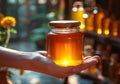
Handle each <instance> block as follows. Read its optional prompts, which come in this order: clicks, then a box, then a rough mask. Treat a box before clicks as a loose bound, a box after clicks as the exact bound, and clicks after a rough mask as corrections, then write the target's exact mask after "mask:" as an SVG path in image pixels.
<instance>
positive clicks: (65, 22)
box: [49, 20, 80, 28]
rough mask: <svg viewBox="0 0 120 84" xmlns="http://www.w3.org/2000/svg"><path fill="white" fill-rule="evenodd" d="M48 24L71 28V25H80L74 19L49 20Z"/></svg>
mask: <svg viewBox="0 0 120 84" xmlns="http://www.w3.org/2000/svg"><path fill="white" fill-rule="evenodd" d="M49 25H50V26H51V27H55V28H66V27H69V28H72V27H77V26H80V22H79V21H74V20H57V21H51V22H50V23H49Z"/></svg>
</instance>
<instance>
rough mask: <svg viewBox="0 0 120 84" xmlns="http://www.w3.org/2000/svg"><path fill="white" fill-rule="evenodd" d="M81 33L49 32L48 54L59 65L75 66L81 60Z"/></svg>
mask: <svg viewBox="0 0 120 84" xmlns="http://www.w3.org/2000/svg"><path fill="white" fill-rule="evenodd" d="M83 37H84V35H83V33H82V32H75V33H53V32H52V33H49V34H48V35H47V51H48V56H49V57H50V58H51V59H52V60H53V61H54V62H55V63H56V64H57V65H60V66H76V65H79V64H81V63H82V62H83Z"/></svg>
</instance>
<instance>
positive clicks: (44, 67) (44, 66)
mask: <svg viewBox="0 0 120 84" xmlns="http://www.w3.org/2000/svg"><path fill="white" fill-rule="evenodd" d="M32 54H33V55H34V56H35V57H34V59H33V60H32V64H31V66H32V68H31V70H33V71H36V72H40V73H45V74H48V75H51V76H54V77H58V78H64V77H67V76H70V75H73V74H76V73H78V72H80V71H82V70H84V69H87V68H88V67H89V66H92V65H94V64H97V63H98V60H99V59H100V58H99V56H92V57H91V56H87V57H85V58H84V63H83V64H80V65H77V66H69V67H62V66H58V65H56V64H55V63H54V62H53V61H52V60H51V59H49V58H48V57H47V52H46V51H38V52H33V53H32Z"/></svg>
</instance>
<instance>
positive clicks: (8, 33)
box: [3, 28, 10, 47]
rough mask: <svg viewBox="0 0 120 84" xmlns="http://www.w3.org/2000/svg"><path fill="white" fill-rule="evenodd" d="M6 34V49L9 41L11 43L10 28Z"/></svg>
mask: <svg viewBox="0 0 120 84" xmlns="http://www.w3.org/2000/svg"><path fill="white" fill-rule="evenodd" d="M6 33H7V37H6V40H5V43H4V45H3V46H4V47H7V46H8V43H9V41H10V28H7V31H6Z"/></svg>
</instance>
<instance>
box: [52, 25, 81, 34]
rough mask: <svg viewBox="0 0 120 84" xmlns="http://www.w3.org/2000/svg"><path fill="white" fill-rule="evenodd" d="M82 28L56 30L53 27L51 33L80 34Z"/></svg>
mask: <svg viewBox="0 0 120 84" xmlns="http://www.w3.org/2000/svg"><path fill="white" fill-rule="evenodd" d="M79 31H80V28H79V26H77V27H72V28H69V27H67V28H55V27H51V32H54V33H75V32H79Z"/></svg>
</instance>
